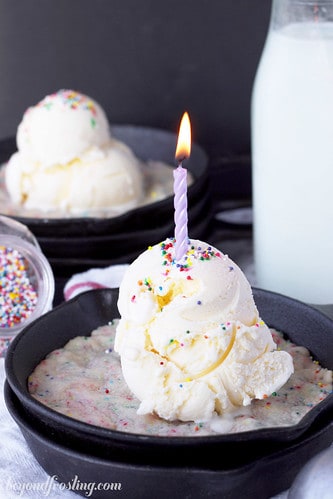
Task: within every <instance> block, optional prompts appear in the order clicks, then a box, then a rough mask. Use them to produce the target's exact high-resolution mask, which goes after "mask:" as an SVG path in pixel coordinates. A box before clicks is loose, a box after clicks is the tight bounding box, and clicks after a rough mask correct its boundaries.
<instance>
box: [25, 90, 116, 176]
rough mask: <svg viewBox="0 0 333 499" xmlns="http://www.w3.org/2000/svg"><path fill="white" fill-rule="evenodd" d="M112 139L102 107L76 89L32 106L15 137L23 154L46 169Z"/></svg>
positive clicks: (48, 96) (59, 93)
mask: <svg viewBox="0 0 333 499" xmlns="http://www.w3.org/2000/svg"><path fill="white" fill-rule="evenodd" d="M109 138H110V131H109V123H108V119H107V117H106V114H105V112H104V111H103V109H102V108H101V106H100V105H99V104H98V103H97V102H96V101H94V100H92V99H91V98H90V97H88V96H86V95H83V94H81V93H79V92H76V91H74V90H60V91H58V92H56V93H54V94H51V95H47V96H46V97H44V99H43V100H41V101H40V102H39V103H38V104H37V105H35V106H32V107H29V108H28V109H27V110H26V112H25V113H24V115H23V119H22V121H21V123H20V124H19V126H18V129H17V134H16V142H17V148H18V150H19V151H20V153H21V154H22V155H23V156H24V157H25V158H29V159H31V160H32V161H34V162H38V163H41V164H42V165H43V166H50V165H54V164H66V163H68V162H69V161H71V160H72V159H75V158H78V157H79V156H80V155H81V154H83V153H84V152H85V151H87V150H88V149H89V148H91V147H94V146H95V147H100V146H103V145H105V144H106V143H107V142H108V140H109Z"/></svg>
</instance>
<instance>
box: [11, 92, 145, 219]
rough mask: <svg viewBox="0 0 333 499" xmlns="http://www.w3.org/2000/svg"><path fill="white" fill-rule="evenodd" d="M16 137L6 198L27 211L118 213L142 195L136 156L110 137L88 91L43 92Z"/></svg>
mask: <svg viewBox="0 0 333 499" xmlns="http://www.w3.org/2000/svg"><path fill="white" fill-rule="evenodd" d="M16 141H17V147H18V151H17V152H16V153H14V154H13V155H12V156H11V158H10V159H9V161H8V164H7V165H6V169H5V183H6V188H7V191H8V193H9V196H10V198H11V199H12V200H13V201H14V202H15V203H17V204H20V205H22V206H24V207H25V208H27V209H34V208H36V209H39V210H42V211H46V212H47V211H51V210H54V209H58V210H60V211H62V212H63V213H68V214H83V215H85V214H87V211H89V210H108V209H110V208H114V210H115V211H116V212H117V211H119V212H122V211H125V210H127V209H129V208H132V207H134V206H136V205H137V204H138V202H139V201H140V200H141V198H142V195H143V180H142V173H141V171H140V162H139V160H138V158H136V157H135V155H134V154H133V152H132V151H131V150H130V149H129V147H127V146H126V145H125V144H123V143H122V142H120V141H118V140H116V139H114V138H113V137H112V136H111V133H110V127H109V123H108V119H107V117H106V114H105V112H104V110H103V109H102V108H101V106H100V105H99V104H98V103H97V102H96V101H94V100H93V99H91V98H90V97H88V96H86V95H83V94H81V93H79V92H76V91H73V90H60V91H59V92H57V93H54V94H51V95H48V96H46V97H45V98H44V99H43V100H42V101H41V102H39V103H38V104H37V105H36V106H33V107H30V108H28V110H27V111H26V112H25V113H24V115H23V119H22V121H21V123H20V124H19V126H18V129H17V136H16Z"/></svg>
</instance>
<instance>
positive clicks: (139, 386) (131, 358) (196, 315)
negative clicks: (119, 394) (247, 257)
mask: <svg viewBox="0 0 333 499" xmlns="http://www.w3.org/2000/svg"><path fill="white" fill-rule="evenodd" d="M174 250H175V248H174V240H173V239H167V240H165V241H163V242H162V243H160V244H157V245H155V246H153V247H150V248H149V249H148V250H146V251H145V252H144V253H142V254H141V255H140V256H139V257H138V258H137V259H136V260H135V261H134V262H133V263H132V264H131V265H130V266H129V267H128V269H127V271H126V273H125V275H124V278H123V281H122V283H121V285H120V289H119V299H118V309H119V312H120V316H121V319H120V322H119V325H118V327H117V332H116V339H115V350H116V351H117V352H118V353H119V354H120V357H121V365H122V372H123V375H124V378H125V381H126V382H127V384H128V386H129V388H130V389H131V390H132V392H133V393H134V394H135V395H136V397H138V399H139V400H140V401H141V404H140V407H139V409H138V413H139V414H148V413H155V414H157V415H159V416H160V417H162V418H164V419H167V420H181V421H191V420H193V421H200V420H207V419H209V418H211V417H212V416H214V415H215V414H224V413H228V412H230V411H232V410H234V409H235V408H238V407H240V406H243V405H248V404H250V403H251V400H252V399H255V398H256V399H263V398H265V397H267V396H269V395H271V394H272V393H273V392H275V391H277V390H278V389H279V388H280V387H281V386H282V385H283V384H284V383H285V382H286V381H287V380H288V378H289V377H290V375H291V374H292V372H293V361H292V358H291V356H290V355H289V354H288V353H287V352H284V351H278V350H277V349H276V344H275V343H274V341H273V338H272V334H271V332H270V330H269V328H268V327H267V325H266V324H265V323H264V321H263V320H261V318H260V315H259V312H258V310H257V307H256V305H255V302H254V299H253V294H252V289H251V286H250V284H249V282H248V280H247V279H246V277H245V275H244V274H243V272H242V271H241V269H240V268H239V267H238V266H237V265H236V264H235V263H234V262H233V261H232V260H231V259H230V258H229V257H228V256H227V255H224V254H223V253H222V252H220V251H219V250H217V249H216V248H214V247H213V246H210V245H208V244H207V243H205V242H202V241H198V240H190V241H189V245H188V250H187V252H186V254H185V255H184V257H183V258H182V259H181V260H180V261H175V255H174Z"/></svg>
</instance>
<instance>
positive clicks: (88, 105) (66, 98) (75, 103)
mask: <svg viewBox="0 0 333 499" xmlns="http://www.w3.org/2000/svg"><path fill="white" fill-rule="evenodd" d="M56 99H57V100H58V99H60V100H61V102H62V104H64V105H65V106H67V107H69V108H70V109H73V110H76V109H79V110H83V111H88V112H89V113H90V115H91V117H90V125H91V127H92V128H94V127H95V126H96V117H97V109H96V104H95V102H94V101H93V100H92V99H91V98H90V97H87V96H86V95H83V94H80V93H79V92H76V91H74V90H64V89H62V90H59V91H58V92H55V93H53V94H51V95H47V96H46V97H44V99H43V100H41V101H40V102H39V103H38V104H37V105H36V107H43V108H44V109H47V110H48V111H51V110H52V108H53V106H54V104H55V102H56ZM32 109H33V108H31V107H30V108H28V109H27V111H26V112H30V111H31V110H32Z"/></svg>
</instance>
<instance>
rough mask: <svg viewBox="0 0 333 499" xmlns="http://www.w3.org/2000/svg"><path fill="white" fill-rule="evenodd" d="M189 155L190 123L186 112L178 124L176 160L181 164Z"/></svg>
mask: <svg viewBox="0 0 333 499" xmlns="http://www.w3.org/2000/svg"><path fill="white" fill-rule="evenodd" d="M190 154H191V123H190V118H189V115H188V113H187V112H185V113H184V114H183V117H182V120H181V122H180V127H179V133H178V141H177V148H176V155H175V157H176V160H177V161H178V162H179V163H181V162H182V161H183V160H184V159H188V158H189V157H190Z"/></svg>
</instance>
